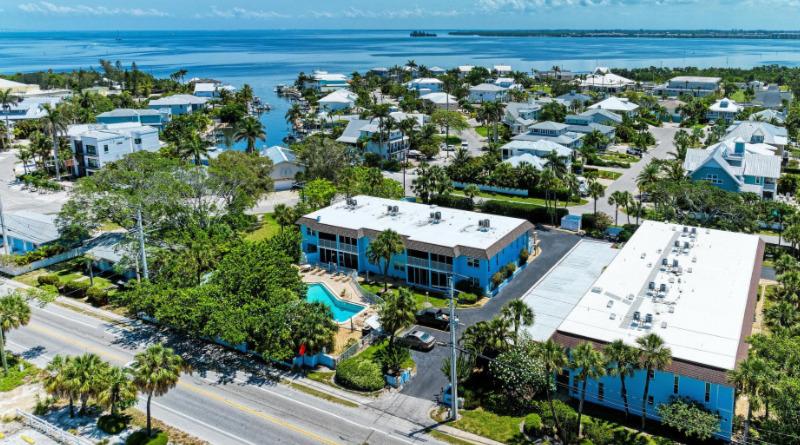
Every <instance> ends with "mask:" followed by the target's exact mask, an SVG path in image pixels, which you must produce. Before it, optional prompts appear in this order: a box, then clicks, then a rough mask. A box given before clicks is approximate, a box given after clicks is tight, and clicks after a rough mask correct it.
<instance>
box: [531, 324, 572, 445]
mask: <svg viewBox="0 0 800 445" xmlns="http://www.w3.org/2000/svg"><path fill="white" fill-rule="evenodd" d="M538 353H539V359H540V360H541V362H542V364H543V365H544V368H545V370H546V371H547V376H548V379H554V378H555V376H556V374H558V373H561V372H562V369H563V368H564V366H566V365H567V363H568V359H567V354H566V353H565V352H564V348H562V347H561V345H559V344H558V343H556V342H555V341H553V340H552V339H549V340H547V341H546V342H544V343H542V344H541V345H540V346H539V349H538ZM553 387H555V384H554V382H553V381H552V380H551V381H550V382H548V384H547V385H545V386H544V392H545V396H546V397H547V404H548V405H550V414H551V415H552V416H553V423H555V426H556V435H558V434H561V435H562V443H567V439H566V432H565V431H564V430H563V429H562V428H561V422H560V421H559V420H558V415H556V407H555V405H554V404H553V391H552V388H553Z"/></svg>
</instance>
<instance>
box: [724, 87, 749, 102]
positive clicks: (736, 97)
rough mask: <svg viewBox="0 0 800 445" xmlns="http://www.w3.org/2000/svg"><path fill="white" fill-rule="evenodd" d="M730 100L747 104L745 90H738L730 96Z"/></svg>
mask: <svg viewBox="0 0 800 445" xmlns="http://www.w3.org/2000/svg"><path fill="white" fill-rule="evenodd" d="M728 98H729V99H731V100H732V101H734V102H739V103H743V102H747V100H746V99H745V98H744V90H736V91H735V92H734V93H733V94H731V95H730V96H728Z"/></svg>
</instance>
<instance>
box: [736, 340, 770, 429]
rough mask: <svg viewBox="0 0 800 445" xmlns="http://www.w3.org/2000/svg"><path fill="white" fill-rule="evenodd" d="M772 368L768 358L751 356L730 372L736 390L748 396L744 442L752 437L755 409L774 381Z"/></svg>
mask: <svg viewBox="0 0 800 445" xmlns="http://www.w3.org/2000/svg"><path fill="white" fill-rule="evenodd" d="M771 373H772V371H771V368H770V367H769V364H768V363H767V361H766V360H764V359H763V358H761V357H757V356H752V355H751V356H749V357H747V358H746V359H744V360H742V361H741V362H739V364H738V365H736V369H734V370H733V371H730V372H729V373H728V375H729V378H730V380H731V382H733V385H734V387H735V388H736V391H737V392H738V393H739V394H744V395H746V396H747V417H745V420H744V436H743V438H742V439H743V440H742V443H744V444H747V443H748V440H749V438H750V422H751V420H752V418H753V409H757V408H758V407H759V406H760V404H761V400H762V398H763V396H764V392H765V390H766V388H767V386H769V385H770V384H771V383H772V376H771Z"/></svg>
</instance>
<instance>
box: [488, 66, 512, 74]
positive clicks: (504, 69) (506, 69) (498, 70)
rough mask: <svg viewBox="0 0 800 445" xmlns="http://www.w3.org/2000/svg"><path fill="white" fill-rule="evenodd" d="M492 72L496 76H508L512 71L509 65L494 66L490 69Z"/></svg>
mask: <svg viewBox="0 0 800 445" xmlns="http://www.w3.org/2000/svg"><path fill="white" fill-rule="evenodd" d="M492 71H493V72H494V73H495V74H497V75H498V76H501V77H502V76H508V75H509V74H511V73H512V72H514V70H512V69H511V65H495V66H494V67H492Z"/></svg>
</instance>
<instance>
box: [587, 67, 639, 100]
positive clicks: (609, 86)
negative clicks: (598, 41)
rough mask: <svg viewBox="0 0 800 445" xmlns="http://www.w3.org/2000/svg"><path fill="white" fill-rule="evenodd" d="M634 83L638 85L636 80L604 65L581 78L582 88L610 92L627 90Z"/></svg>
mask: <svg viewBox="0 0 800 445" xmlns="http://www.w3.org/2000/svg"><path fill="white" fill-rule="evenodd" d="M633 85H636V81H633V80H631V79H628V78H625V77H622V76H620V75H617V74H614V73H612V72H611V70H609V69H608V68H606V67H602V66H599V67H597V68H595V70H594V72H593V73H592V74H589V75H588V76H586V78H584V79H583V80H581V87H582V88H586V89H589V90H595V91H605V92H608V93H617V92H620V91H625V90H626V89H628V88H629V87H632V86H633Z"/></svg>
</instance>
